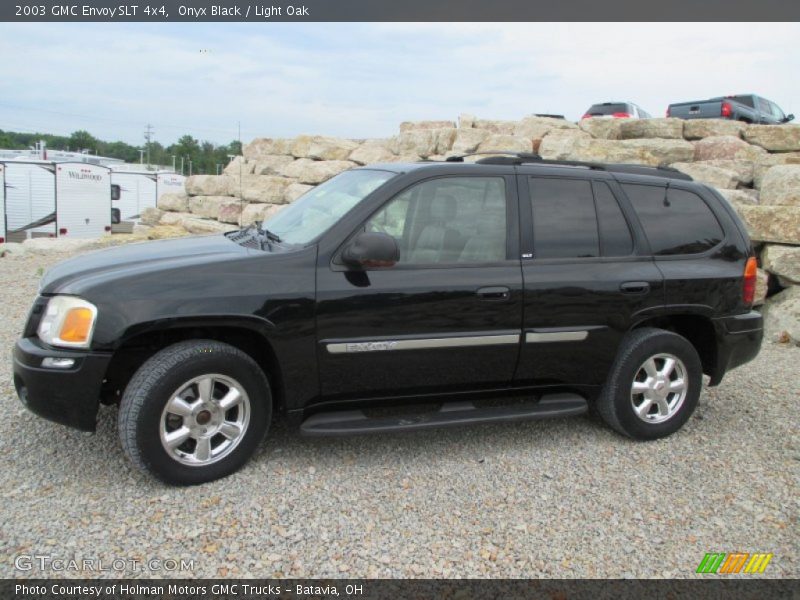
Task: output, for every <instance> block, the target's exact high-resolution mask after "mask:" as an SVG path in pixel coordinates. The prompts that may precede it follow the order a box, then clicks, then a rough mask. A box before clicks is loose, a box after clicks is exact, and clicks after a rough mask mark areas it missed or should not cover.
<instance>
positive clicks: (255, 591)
mask: <svg viewBox="0 0 800 600" xmlns="http://www.w3.org/2000/svg"><path fill="white" fill-rule="evenodd" d="M799 584H800V580H797V579H744V578H736V579H707V580H701V579H691V580H668V579H639V580H635V579H632V580H605V579H595V580H558V579H544V580H520V579H515V580H507V579H494V580H488V579H480V580H479V579H460V580H453V579H450V580H425V579H409V580H387V579H329V580H321V579H317V580H315V579H309V580H268V579H263V580H261V579H240V580H222V579H219V580H217V579H181V580H163V579H138V580H137V579H117V580H114V579H102V580H86V579H83V580H81V579H62V580H56V579H31V580H8V579H6V580H3V581H2V582H0V598H2V599H3V600H7V599H11V598H14V599H15V600H38V599H42V600H45V599H46V600H50V599H53V600H78V599H80V600H83V599H84V598H98V599H102V600H112V599H120V600H139V599H142V600H156V599H159V600H160V599H169V600H189V599H191V600H196V599H205V598H208V599H213V600H218V599H225V600H229V599H230V600H262V599H263V600H269V599H275V600H277V599H281V598H283V599H290V598H291V599H297V600H307V599H312V598H314V599H317V598H318V599H323V598H324V599H337V600H356V599H358V600H384V599H387V600H388V599H391V600H406V599H407V600H417V599H429V598H430V599H439V598H444V599H449V598H452V599H453V600H469V599H472V598H480V599H495V598H496V599H498V600H499V599H502V600H516V599H523V598H524V599H528V598H548V599H552V600H582V599H584V598H585V599H587V600H605V599H609V600H611V599H614V600H617V599H626V598H635V599H637V600H639V599H645V598H664V599H677V598H701V599H705V598H711V599H716V598H719V599H720V600H722V599H725V600H737V599H748V600H750V599H752V600H756V599H757V600H762V599H763V600H766V599H769V600H773V599H782V598H786V599H790V598H797V597H798V596H800V585H799Z"/></svg>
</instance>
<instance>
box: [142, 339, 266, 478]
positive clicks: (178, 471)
mask: <svg viewBox="0 0 800 600" xmlns="http://www.w3.org/2000/svg"><path fill="white" fill-rule="evenodd" d="M218 346H219V345H218V344H208V345H200V344H198V345H197V347H196V351H193V352H191V354H190V355H189V357H188V358H189V359H188V360H186V359H185V358H184V359H183V360H180V361H176V364H174V365H171V366H170V369H169V371H168V372H167V374H166V375H164V376H163V377H160V378H158V379H157V380H155V381H154V382H152V383H151V384H150V385H145V386H143V387H142V388H140V389H138V390H136V392H137V393H138V394H143V395H144V399H143V402H142V404H141V407H140V410H139V413H138V415H137V417H136V425H135V427H136V432H135V443H136V446H137V448H138V450H139V453H140V455H141V460H142V462H143V463H144V464H145V466H146V468H147V469H148V470H149V471H151V472H152V473H153V474H154V475H156V476H157V477H159V478H160V479H162V480H163V481H166V482H168V483H173V484H179V485H193V484H198V483H204V482H207V481H212V480H214V479H218V478H220V477H224V476H225V475H228V474H230V473H232V472H234V471H236V470H237V469H239V468H240V467H241V466H242V465H243V464H244V463H245V462H246V461H247V460H248V459H249V458H250V456H251V455H252V454H253V452H254V451H255V449H256V447H257V446H258V444H259V443H260V442H261V441H262V439H263V438H264V434H265V433H266V430H267V426H268V424H269V421H270V417H271V414H270V413H271V406H272V402H271V396H270V392H269V386H268V385H267V381H266V378H265V377H264V375H263V372H262V371H261V369H260V368H259V367H258V366H257V365H256V364H255V362H253V361H252V359H250V357H248V356H247V355H244V354H243V353H238V351H235V352H234V353H232V352H228V351H219V350H220V349H219V347H218ZM225 349H227V348H225ZM230 350H235V349H233V348H232V347H231V348H230ZM237 353H238V354H241V355H237ZM157 359H158V355H156V356H155V357H153V360H157ZM212 373H215V374H219V375H225V376H228V377H231V378H232V379H234V380H236V381H237V382H239V383H240V384H241V385H242V387H243V388H244V390H245V391H246V392H247V395H248V397H249V399H250V419H249V423H248V426H247V430H246V432H245V434H244V437H243V438H242V440H241V441H240V442H239V444H238V445H237V446H236V448H234V449H233V451H231V453H230V454H228V455H227V456H225V457H224V458H222V459H220V460H218V461H216V462H214V463H211V464H209V465H205V466H190V465H185V464H183V463H180V462H178V461H177V460H175V459H174V458H173V457H172V456H171V455H170V454H169V453H168V452H167V450H166V449H165V448H164V446H163V444H162V443H161V437H160V433H159V432H160V428H161V418H162V413H163V411H164V407H165V406H166V404H167V402H168V401H169V399H170V398H171V397H172V395H173V394H174V393H175V392H176V391H177V390H178V389H179V388H180V387H181V386H182V385H184V384H185V383H187V382H188V381H190V380H191V379H194V378H195V377H199V376H201V375H207V374H212Z"/></svg>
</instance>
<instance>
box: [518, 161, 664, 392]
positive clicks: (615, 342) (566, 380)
mask: <svg viewBox="0 0 800 600" xmlns="http://www.w3.org/2000/svg"><path fill="white" fill-rule="evenodd" d="M520 179H521V181H520V198H521V201H520V207H521V213H522V215H523V223H522V226H523V231H524V232H525V233H526V235H524V236H523V246H524V248H523V252H524V253H526V249H528V250H532V251H531V252H527V253H526V254H527V255H528V257H527V258H525V259H524V260H523V263H522V264H523V268H522V271H523V277H524V280H525V308H524V315H525V316H524V323H523V334H524V340H523V344H522V350H521V353H520V362H519V369H518V371H517V374H516V380H517V382H518V383H519V384H536V385H574V384H582V385H599V384H602V383H603V381H604V380H605V378H606V376H607V374H608V370H609V367H610V366H611V363H612V361H613V360H614V358H615V356H616V352H617V349H618V346H619V343H620V340H621V339H622V336H624V335H625V333H626V331H627V329H628V328H629V327H630V326H631V324H632V323H633V322H635V321H636V320H637V319H638V318H640V317H644V316H647V315H650V314H655V312H656V311H658V309H660V308H661V307H662V306H663V304H664V289H663V277H662V276H661V273H660V271H659V269H658V268H657V267H656V265H655V264H654V262H653V259H652V257H651V256H649V252H648V251H646V250H645V249H644V248H643V247H642V246H643V245H644V244H645V243H646V242H645V241H644V240H643V239H642V238H641V234H639V233H635V230H634V229H633V228H631V226H630V224H629V219H628V218H626V216H625V213H624V211H623V210H622V209H621V206H620V204H619V202H618V200H617V198H616V197H615V194H614V193H613V191H612V189H616V190H618V188H617V187H616V183H615V182H614V181H613V180H610V179H608V178H603V177H602V176H600V175H598V178H597V179H592V178H588V177H575V178H572V179H569V178H564V177H563V176H562V177H552V178H551V177H521V178H520ZM662 190H663V188H662ZM629 212H630V211H629Z"/></svg>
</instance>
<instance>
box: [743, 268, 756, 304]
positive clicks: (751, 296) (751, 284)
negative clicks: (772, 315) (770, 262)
mask: <svg viewBox="0 0 800 600" xmlns="http://www.w3.org/2000/svg"><path fill="white" fill-rule="evenodd" d="M757 280H758V264H757V263H756V259H755V257H753V256H751V257H750V258H748V259H747V263H746V264H745V266H744V283H743V284H742V302H744V303H745V305H747V306H752V305H753V300H755V298H756V282H757Z"/></svg>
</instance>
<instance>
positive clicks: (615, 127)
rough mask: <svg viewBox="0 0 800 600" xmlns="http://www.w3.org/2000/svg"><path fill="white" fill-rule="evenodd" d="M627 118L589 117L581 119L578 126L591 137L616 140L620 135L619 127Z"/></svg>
mask: <svg viewBox="0 0 800 600" xmlns="http://www.w3.org/2000/svg"><path fill="white" fill-rule="evenodd" d="M627 120H628V119H604V118H601V117H590V118H588V119H581V121H580V123H578V127H580V128H581V130H582V131H585V132H586V133H588V134H590V135H591V136H592V137H596V138H600V139H604V140H618V139H620V137H621V136H620V129H621V128H622V124H623V123H624V122H625V121H627Z"/></svg>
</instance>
